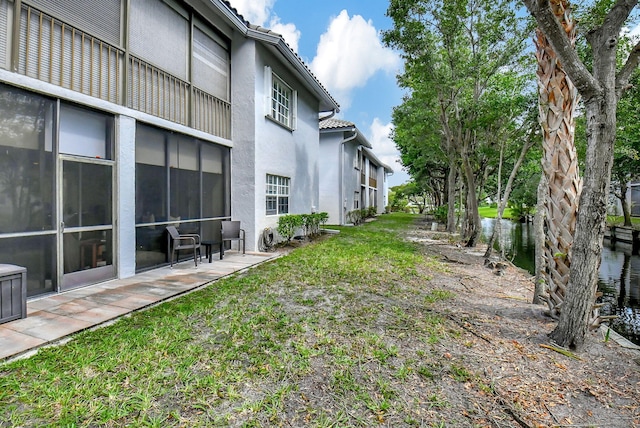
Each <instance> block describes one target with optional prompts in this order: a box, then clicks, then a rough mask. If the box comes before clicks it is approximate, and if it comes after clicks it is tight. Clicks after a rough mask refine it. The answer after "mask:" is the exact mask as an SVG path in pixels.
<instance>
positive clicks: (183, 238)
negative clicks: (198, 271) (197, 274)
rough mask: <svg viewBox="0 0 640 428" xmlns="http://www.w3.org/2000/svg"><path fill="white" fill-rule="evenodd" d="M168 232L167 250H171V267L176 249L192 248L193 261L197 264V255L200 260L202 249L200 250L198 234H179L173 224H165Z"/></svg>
mask: <svg viewBox="0 0 640 428" xmlns="http://www.w3.org/2000/svg"><path fill="white" fill-rule="evenodd" d="M167 232H168V233H169V250H170V251H171V267H173V258H174V254H175V253H176V251H180V250H193V261H194V262H195V264H196V267H197V266H198V255H200V261H202V251H201V250H200V235H198V234H195V233H185V234H182V235H181V234H180V233H179V232H178V229H176V227H175V226H167Z"/></svg>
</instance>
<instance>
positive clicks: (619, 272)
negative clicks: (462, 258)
mask: <svg viewBox="0 0 640 428" xmlns="http://www.w3.org/2000/svg"><path fill="white" fill-rule="evenodd" d="M494 225H495V220H494V219H488V218H485V219H482V230H483V235H484V236H485V238H486V237H489V236H490V235H491V233H492V232H493V227H494ZM501 229H502V233H501V235H502V241H501V242H502V244H503V245H504V249H505V253H506V255H507V257H508V258H509V259H510V260H512V261H513V263H514V264H515V265H516V266H519V267H521V268H523V269H526V270H527V271H529V272H530V273H531V274H532V275H533V274H534V273H535V238H534V232H533V224H531V223H518V222H511V221H508V220H506V221H505V220H503V221H502V223H501ZM598 289H599V290H600V291H602V293H603V297H602V302H603V303H605V305H604V306H603V308H602V310H601V312H602V314H603V315H614V314H615V315H617V316H618V318H617V319H615V320H613V321H611V327H612V328H613V329H614V330H615V331H616V332H618V333H620V334H621V335H623V336H624V337H626V338H628V339H629V340H631V341H632V342H634V343H636V344H639V345H640V256H639V255H638V254H637V253H636V254H634V253H633V251H632V246H631V245H630V244H623V243H617V244H615V245H613V244H611V243H610V242H609V241H608V240H605V242H604V248H603V249H602V264H601V265H600V274H599V281H598Z"/></svg>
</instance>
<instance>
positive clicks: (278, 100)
mask: <svg viewBox="0 0 640 428" xmlns="http://www.w3.org/2000/svg"><path fill="white" fill-rule="evenodd" d="M266 88H269V89H267V91H266V92H267V94H268V96H267V97H266V98H267V103H266V106H267V108H266V115H267V117H269V118H271V119H273V120H274V121H276V122H278V123H280V124H282V125H284V126H286V127H287V128H290V129H295V128H296V110H297V97H298V94H297V92H296V91H294V90H293V89H291V87H289V85H287V84H286V83H284V81H283V80H282V79H280V78H279V77H278V76H277V75H276V74H275V73H272V72H271V67H265V89H266Z"/></svg>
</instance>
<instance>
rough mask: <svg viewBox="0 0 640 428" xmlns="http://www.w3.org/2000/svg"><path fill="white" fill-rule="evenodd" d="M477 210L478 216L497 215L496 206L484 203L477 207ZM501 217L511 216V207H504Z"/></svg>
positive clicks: (490, 216) (494, 216) (491, 216)
mask: <svg viewBox="0 0 640 428" xmlns="http://www.w3.org/2000/svg"><path fill="white" fill-rule="evenodd" d="M478 212H479V213H480V217H482V218H496V217H498V208H497V207H492V206H488V205H485V206H483V207H480V208H478ZM502 218H508V219H511V218H513V215H512V214H511V208H505V209H504V213H503V214H502Z"/></svg>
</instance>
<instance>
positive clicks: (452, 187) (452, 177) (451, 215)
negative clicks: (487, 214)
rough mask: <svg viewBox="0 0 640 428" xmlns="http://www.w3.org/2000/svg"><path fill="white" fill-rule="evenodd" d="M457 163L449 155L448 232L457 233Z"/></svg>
mask: <svg viewBox="0 0 640 428" xmlns="http://www.w3.org/2000/svg"><path fill="white" fill-rule="evenodd" d="M456 170H457V168H456V161H455V157H454V156H452V155H449V174H448V175H447V232H449V233H455V231H456V175H457V174H456Z"/></svg>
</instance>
